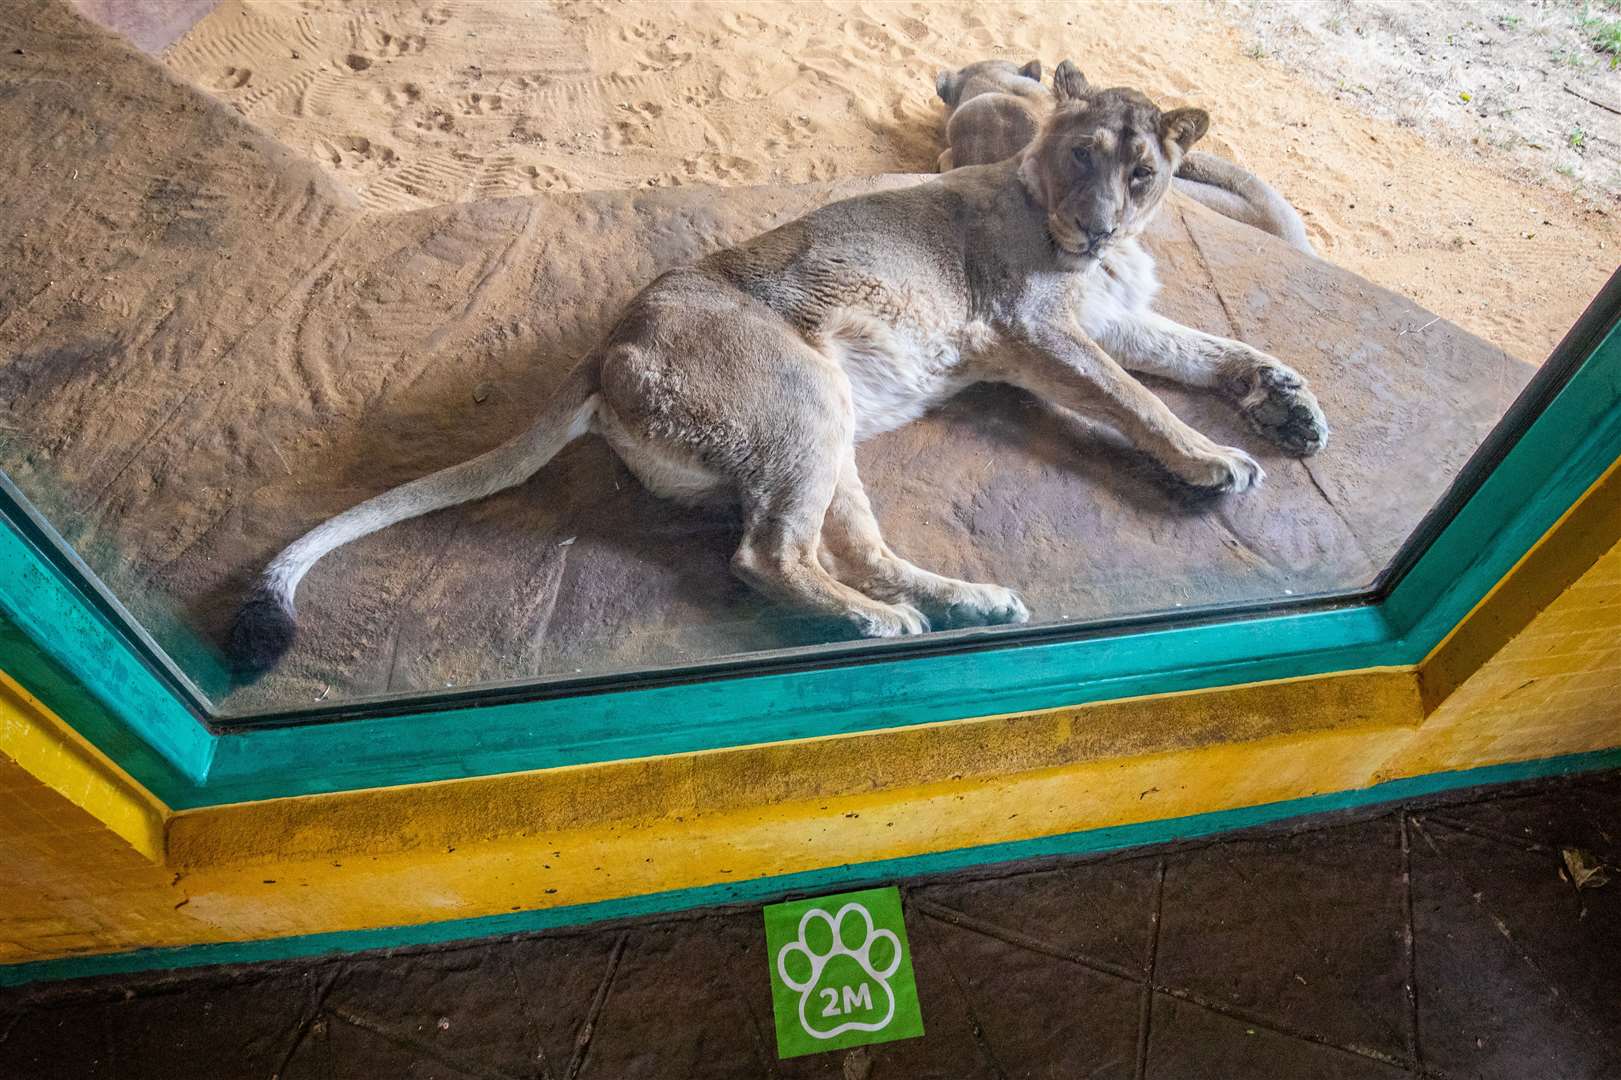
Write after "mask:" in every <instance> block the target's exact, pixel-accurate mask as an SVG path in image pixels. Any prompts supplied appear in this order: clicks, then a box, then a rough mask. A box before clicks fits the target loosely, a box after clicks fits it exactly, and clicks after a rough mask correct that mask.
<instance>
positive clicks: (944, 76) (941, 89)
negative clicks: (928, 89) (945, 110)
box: [934, 71, 961, 106]
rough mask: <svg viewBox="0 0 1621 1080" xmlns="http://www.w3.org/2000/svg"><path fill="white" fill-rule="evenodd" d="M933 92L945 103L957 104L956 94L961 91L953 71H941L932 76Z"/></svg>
mask: <svg viewBox="0 0 1621 1080" xmlns="http://www.w3.org/2000/svg"><path fill="white" fill-rule="evenodd" d="M934 92H935V93H936V94H939V95H940V100H941V101H943V102H945V103H946V104H947V105H953V106H955V105H956V104H957V95H958V94H959V93H960V92H961V86H960V85H959V83H958V79H957V73H956V72H955V71H942V72H940V73H939V74H938V75H936V76H935V77H934Z"/></svg>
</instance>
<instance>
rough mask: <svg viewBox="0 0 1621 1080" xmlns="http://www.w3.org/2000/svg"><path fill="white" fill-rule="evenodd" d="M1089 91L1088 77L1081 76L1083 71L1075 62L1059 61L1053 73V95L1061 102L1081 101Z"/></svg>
mask: <svg viewBox="0 0 1621 1080" xmlns="http://www.w3.org/2000/svg"><path fill="white" fill-rule="evenodd" d="M1089 89H1090V87H1088V86H1087V84H1086V76H1085V75H1082V74H1081V69H1080V68H1078V67H1076V66H1075V62H1074V61H1073V60H1061V61H1059V64H1058V67H1057V68H1056V69H1055V70H1054V71H1053V93H1054V94H1056V95H1057V96H1058V100H1059V101H1079V100H1081V99H1082V98H1084V97H1085V96H1086V92H1087V91H1088V90H1089Z"/></svg>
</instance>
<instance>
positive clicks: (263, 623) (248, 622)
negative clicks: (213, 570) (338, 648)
mask: <svg viewBox="0 0 1621 1080" xmlns="http://www.w3.org/2000/svg"><path fill="white" fill-rule="evenodd" d="M295 630H296V627H295V625H294V622H293V609H292V606H291V605H289V604H284V603H283V602H282V601H281V599H280V598H279V597H277V596H276V595H275V594H274V593H272V592H271V591H270V590H269V589H268V588H266V587H264V586H262V585H261V586H260V587H259V588H257V589H255V590H254V591H253V592H252V594H250V595H249V596H248V599H247V601H246V602H244V603H243V605H242V610H241V611H239V612H237V613H236V622H235V623H233V624H232V626H231V640H230V643H229V645H228V646H227V653H228V654H229V656H230V658H231V666H232V668H233V669H234V670H235V672H236V674H237V676H238V677H240V678H246V679H250V680H251V679H253V678H255V677H257V676H258V675H260V674H262V673H264V672H265V671H268V670H269V669H270V668H272V667H274V666H275V665H276V661H278V660H280V659H281V658H282V657H283V656H284V655H286V653H287V650H288V649H290V648H292V645H293V636H294V632H295Z"/></svg>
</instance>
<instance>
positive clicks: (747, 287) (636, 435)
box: [230, 89, 1328, 672]
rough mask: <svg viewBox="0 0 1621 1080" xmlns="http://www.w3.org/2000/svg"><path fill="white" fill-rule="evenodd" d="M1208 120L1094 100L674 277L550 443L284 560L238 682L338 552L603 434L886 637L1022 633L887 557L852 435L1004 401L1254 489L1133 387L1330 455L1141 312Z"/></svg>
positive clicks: (982, 599)
mask: <svg viewBox="0 0 1621 1080" xmlns="http://www.w3.org/2000/svg"><path fill="white" fill-rule="evenodd" d="M1208 122H1209V118H1208V117H1207V116H1206V114H1205V113H1204V112H1203V111H1202V110H1200V109H1193V108H1184V109H1176V110H1173V111H1171V112H1167V113H1161V111H1160V110H1159V109H1158V108H1156V107H1155V106H1154V104H1153V103H1152V102H1150V101H1149V100H1148V99H1147V98H1146V97H1144V96H1143V95H1142V94H1140V93H1138V92H1136V91H1134V90H1125V89H1110V90H1096V91H1089V92H1088V93H1086V94H1085V95H1084V96H1082V97H1079V98H1077V99H1075V100H1073V101H1070V102H1067V103H1066V104H1064V105H1062V106H1060V107H1059V108H1057V109H1055V110H1054V111H1053V112H1052V113H1051V114H1050V115H1049V116H1048V117H1047V118H1046V121H1045V122H1044V123H1043V125H1042V128H1041V131H1040V133H1039V134H1038V136H1037V138H1036V139H1035V141H1034V142H1033V143H1031V145H1030V146H1029V147H1027V148H1026V149H1025V150H1024V152H1023V153H1022V154H1020V155H1019V156H1017V157H1015V158H1010V159H1008V160H1007V161H1004V162H1000V163H997V164H993V165H984V166H976V167H972V168H964V169H958V170H956V171H954V172H951V173H947V174H946V175H945V176H943V177H940V178H939V179H936V180H933V181H930V182H928V183H924V184H920V185H918V186H915V187H910V188H906V189H903V190H894V191H886V192H881V193H876V194H871V195H865V196H861V197H858V198H853V199H846V200H844V201H842V202H836V203H832V204H830V205H828V206H825V207H822V208H821V209H818V210H816V211H813V212H812V213H810V214H807V215H805V216H804V217H802V218H800V219H798V220H797V221H793V222H790V223H788V224H786V225H783V226H782V227H780V228H777V229H773V230H772V231H770V232H767V233H765V234H763V235H761V236H758V237H756V238H754V239H753V240H750V241H748V242H746V243H743V244H740V245H739V246H737V247H733V248H729V249H726V250H723V251H719V252H716V253H715V254H713V255H710V256H709V257H707V258H705V259H703V260H702V261H701V262H699V263H697V264H696V265H694V266H689V267H685V268H681V269H676V270H671V271H669V272H667V273H664V274H662V275H660V276H659V277H658V278H657V279H655V280H654V281H653V282H652V283H651V284H649V285H648V286H647V287H646V288H645V289H643V290H642V291H641V293H640V294H638V295H637V296H636V298H635V299H634V300H632V301H631V302H630V304H629V306H628V307H627V308H626V310H625V311H624V312H623V314H622V315H621V316H620V318H619V321H618V322H617V323H616V324H615V325H614V327H613V329H612V330H611V331H610V332H609V333H608V335H607V337H606V338H605V339H604V340H603V341H602V342H601V343H600V344H599V345H598V346H597V347H596V348H595V349H594V350H593V351H592V352H591V353H590V354H589V355H588V356H587V357H586V358H585V359H584V360H583V361H582V362H581V363H580V364H579V365H578V366H577V367H575V369H574V370H573V371H572V373H571V374H570V375H569V376H568V377H567V379H566V380H565V382H564V384H563V386H562V387H561V389H560V390H559V391H558V393H557V395H556V397H555V399H554V400H553V401H552V402H551V404H550V405H549V406H548V407H547V408H546V410H545V411H544V413H543V414H542V415H541V416H540V418H539V419H538V421H537V422H536V423H535V424H534V426H533V427H531V428H529V429H528V430H527V431H525V432H523V433H522V434H519V435H518V436H516V437H515V438H513V439H511V440H510V441H508V442H507V443H505V444H503V445H502V446H499V447H497V448H496V449H494V450H491V451H489V452H487V453H485V454H483V455H481V456H479V457H476V458H473V459H472V460H470V461H467V462H464V463H462V464H459V465H453V466H451V467H449V468H447V469H443V470H441V471H439V472H436V473H433V474H431V475H429V476H426V477H423V478H421V479H418V480H414V481H411V482H410V483H407V484H404V485H401V486H400V487H397V488H394V489H393V490H391V491H387V492H384V493H383V494H381V495H378V496H376V497H374V498H372V499H369V500H368V501H366V502H364V503H361V504H360V505H359V506H357V507H355V508H354V509H352V510H349V511H346V512H345V513H342V514H339V515H338V516H337V517H335V518H332V519H331V520H329V521H327V522H326V523H324V524H322V525H320V526H318V527H317V528H315V529H314V530H312V531H311V532H309V533H308V534H307V535H305V536H304V537H303V538H302V539H300V540H298V541H296V542H295V543H293V544H292V545H291V546H289V547H288V548H287V549H286V550H285V551H283V552H282V553H281V554H279V555H277V556H276V558H275V559H274V560H272V562H271V563H270V565H269V567H268V568H267V569H266V570H265V571H264V574H263V575H262V577H261V578H260V580H259V582H258V584H257V586H256V587H255V589H254V590H253V592H252V594H251V595H250V596H249V598H248V600H247V602H246V603H245V604H244V606H243V608H242V610H241V612H240V614H239V615H238V618H237V621H236V624H235V626H234V627H233V630H232V635H231V641H230V648H231V651H232V653H233V656H234V658H235V660H236V662H237V664H238V666H239V669H240V670H242V671H244V672H251V671H256V670H261V669H263V668H264V667H267V666H268V665H269V664H271V663H273V662H274V661H275V660H276V659H277V658H278V657H279V656H280V655H281V654H282V653H283V652H284V651H285V650H286V649H287V647H288V646H289V645H290V644H291V641H292V636H293V629H294V607H293V594H294V590H295V589H296V588H297V587H298V583H299V580H300V579H301V578H302V577H303V576H304V574H305V573H306V572H307V571H308V570H309V569H310V567H311V566H312V565H314V563H315V561H316V560H317V559H319V558H320V557H321V556H322V555H324V554H326V553H327V552H328V551H331V550H332V549H333V548H335V547H337V546H338V545H340V544H343V543H345V542H347V541H350V540H353V539H355V538H356V537H359V536H364V535H365V534H367V533H370V532H372V531H374V530H376V529H380V528H382V527H383V526H385V525H389V524H392V523H394V522H397V521H402V520H404V519H406V518H409V517H413V516H415V515H418V514H425V513H427V512H429V511H430V510H437V509H439V508H441V507H446V506H452V505H454V504H456V503H461V502H466V501H468V500H470V499H478V498H482V497H484V496H486V495H490V494H492V493H494V492H497V491H500V490H502V489H503V488H508V487H512V486H513V485H515V484H518V483H520V482H521V481H523V480H524V479H525V478H527V477H529V476H531V475H532V474H534V473H535V472H536V471H537V470H538V469H539V468H540V467H541V466H542V465H544V464H545V463H546V462H547V461H548V460H550V459H551V457H552V456H553V455H554V454H556V453H557V452H558V450H559V449H561V448H562V447H563V445H564V444H566V443H568V442H569V441H570V440H573V439H577V438H579V437H581V436H583V435H585V434H587V433H595V434H598V435H601V436H602V437H603V438H605V439H606V440H607V442H608V444H609V446H610V447H612V448H613V450H614V451H615V452H616V453H617V454H618V455H619V456H620V457H621V458H622V459H623V460H624V462H625V464H626V465H627V466H628V467H629V468H630V470H631V471H632V472H633V473H635V475H636V476H637V477H639V478H640V479H641V481H642V482H643V483H644V484H646V485H647V486H648V488H650V489H651V490H652V491H654V492H656V493H659V494H661V495H665V496H668V497H670V498H674V499H679V500H683V501H688V502H699V503H706V502H719V503H732V504H735V505H737V506H739V507H740V508H741V511H742V521H743V537H742V541H741V543H740V544H739V545H738V548H737V551H736V553H735V554H734V555H733V557H732V566H733V568H734V570H735V571H736V573H737V574H738V575H739V576H740V577H741V578H743V580H745V581H747V582H749V583H750V584H752V585H754V586H756V587H758V588H759V589H761V590H763V591H765V592H767V593H769V594H771V595H773V596H775V597H778V598H780V599H781V600H783V601H785V602H787V603H790V604H794V605H798V606H799V607H801V608H804V609H807V610H810V611H814V612H821V613H823V614H826V615H829V616H834V617H837V618H840V619H844V620H846V621H848V623H849V624H850V625H852V626H853V627H854V628H855V630H856V631H858V632H859V633H861V634H863V635H868V636H872V637H890V636H894V635H902V634H918V633H922V632H924V631H926V630H928V629H929V628H930V625H931V620H933V621H935V622H938V623H940V624H942V625H960V624H989V623H1008V622H1022V621H1024V620H1025V619H1027V618H1028V617H1029V616H1028V612H1027V611H1026V609H1025V605H1024V604H1023V603H1022V602H1021V601H1020V599H1019V598H1018V597H1017V596H1015V595H1014V594H1013V593H1012V592H1010V591H1009V590H1008V589H1006V588H1003V587H1002V586H1001V585H996V584H982V583H975V582H968V581H957V580H953V579H951V578H947V577H941V576H940V575H938V574H933V573H930V572H929V571H927V570H924V569H921V568H919V567H917V566H914V565H913V564H911V563H909V562H907V561H906V560H905V559H903V558H901V557H900V556H899V555H897V554H896V553H895V552H894V551H893V550H891V549H890V548H889V546H888V545H887V544H885V543H884V539H883V536H882V535H881V533H880V531H879V527H878V521H877V519H876V518H875V517H874V516H873V512H872V508H871V507H870V506H869V505H868V502H867V496H866V493H865V492H864V491H863V490H862V486H861V477H860V476H859V475H858V474H857V471H856V459H855V444H856V443H857V442H858V441H859V440H861V439H865V438H867V437H868V436H871V435H874V434H876V433H878V432H881V431H886V430H889V429H891V428H895V427H898V426H900V425H902V424H905V423H906V422H908V421H909V420H912V419H913V418H914V417H917V416H919V415H920V414H922V413H923V412H924V411H925V410H927V409H928V408H930V407H931V406H933V405H934V404H936V403H938V402H940V401H943V400H944V399H945V398H947V397H949V396H950V395H952V394H954V393H956V392H957V391H958V390H960V389H962V388H963V387H965V386H968V385H969V384H971V383H975V382H982V381H991V382H1004V383H1011V384H1013V385H1016V386H1020V387H1024V388H1025V389H1027V390H1029V391H1031V392H1033V393H1034V394H1036V395H1038V396H1039V397H1041V398H1043V399H1045V400H1046V401H1049V402H1051V403H1052V404H1054V405H1056V406H1058V407H1060V408H1064V409H1072V410H1075V411H1076V412H1079V413H1084V414H1086V415H1088V416H1090V417H1095V418H1097V419H1099V420H1101V421H1103V422H1105V423H1107V424H1108V425H1111V426H1112V427H1114V428H1115V429H1116V430H1118V431H1119V432H1120V433H1122V434H1123V435H1124V436H1125V437H1126V438H1128V439H1129V440H1130V441H1131V442H1132V443H1133V444H1135V446H1137V447H1139V448H1140V449H1141V450H1142V451H1144V452H1145V453H1147V454H1149V455H1152V457H1153V458H1154V459H1156V460H1157V461H1158V462H1160V463H1161V464H1162V465H1163V466H1164V467H1165V468H1166V469H1167V470H1169V471H1170V473H1172V474H1173V475H1174V476H1176V477H1179V478H1180V479H1181V480H1182V481H1184V482H1185V483H1187V484H1189V485H1192V486H1193V487H1195V488H1200V489H1205V490H1207V491H1212V492H1223V491H1243V490H1245V489H1246V488H1249V487H1251V486H1253V485H1255V484H1257V483H1259V482H1260V481H1261V478H1262V473H1261V468H1260V466H1259V465H1257V464H1256V462H1255V461H1254V459H1252V458H1251V457H1250V456H1249V455H1248V454H1246V453H1244V452H1243V451H1242V450H1238V449H1235V448H1233V447H1230V446H1219V445H1217V444H1216V443H1214V442H1212V441H1211V440H1210V439H1208V438H1206V437H1205V436H1204V435H1202V434H1200V433H1199V432H1198V431H1195V430H1194V429H1193V428H1191V427H1189V426H1188V425H1187V424H1185V423H1183V422H1182V421H1181V420H1179V419H1178V418H1177V417H1176V415H1175V414H1173V413H1172V412H1171V410H1170V409H1169V408H1167V407H1166V406H1165V404H1164V402H1162V401H1160V399H1159V398H1157V397H1155V396H1154V395H1153V394H1152V393H1150V392H1149V390H1148V389H1147V388H1146V387H1145V386H1143V384H1142V383H1140V382H1138V381H1137V380H1136V379H1135V378H1133V377H1132V376H1131V375H1130V374H1128V373H1127V371H1126V367H1130V368H1133V369H1135V370H1138V371H1148V372H1153V373H1155V374H1158V375H1162V376H1166V377H1169V378H1173V379H1178V380H1180V381H1182V382H1185V383H1189V384H1191V385H1195V386H1201V387H1208V388H1209V389H1212V390H1215V391H1217V392H1219V393H1222V394H1225V395H1227V396H1229V397H1230V398H1231V399H1232V400H1233V401H1234V402H1235V403H1236V405H1237V407H1238V408H1239V409H1240V410H1241V411H1242V412H1243V414H1244V415H1245V416H1246V417H1248V418H1249V421H1250V423H1251V424H1252V425H1254V427H1255V428H1256V429H1257V430H1258V431H1260V432H1261V433H1262V434H1264V435H1266V436H1268V437H1269V438H1271V439H1273V440H1275V441H1276V442H1277V443H1279V444H1280V445H1281V446H1283V447H1284V448H1286V449H1287V450H1289V451H1290V452H1292V453H1296V454H1310V453H1314V452H1316V451H1317V450H1318V449H1320V448H1321V447H1322V446H1323V444H1324V441H1325V440H1326V438H1327V434H1328V428H1327V425H1326V423H1325V422H1324V420H1323V414H1322V411H1321V410H1320V409H1319V408H1318V405H1317V401H1316V399H1315V398H1314V397H1313V396H1312V393H1311V391H1310V390H1308V389H1307V388H1306V384H1305V381H1304V380H1303V379H1302V378H1301V377H1300V376H1299V375H1297V374H1296V373H1295V372H1294V371H1293V370H1291V369H1290V368H1288V367H1286V366H1285V365H1284V364H1283V363H1281V362H1280V361H1278V360H1275V359H1273V358H1272V357H1270V356H1268V355H1266V354H1265V353H1262V352H1258V351H1257V350H1255V349H1252V348H1251V347H1249V346H1248V345H1245V344H1242V343H1241V342H1237V341H1231V340H1228V339H1226V338H1219V337H1214V336H1212V335H1210V334H1204V333H1200V332H1199V331H1196V330H1191V329H1188V328H1187V327H1184V326H1180V325H1178V324H1177V323H1174V322H1172V321H1171V320H1169V319H1167V318H1164V317H1163V316H1160V315H1156V314H1155V313H1154V312H1152V311H1151V310H1149V302H1150V300H1151V299H1152V298H1153V295H1154V291H1155V289H1156V287H1157V284H1156V282H1155V279H1154V267H1153V261H1152V260H1151V259H1150V257H1149V255H1148V254H1147V252H1145V251H1144V250H1143V248H1142V247H1141V246H1140V244H1139V243H1138V235H1139V234H1140V233H1141V232H1142V230H1143V228H1144V226H1146V225H1147V224H1148V222H1149V220H1150V219H1151V218H1152V217H1153V215H1154V212H1155V210H1156V209H1157V208H1158V207H1159V205H1160V203H1161V201H1162V200H1163V199H1164V197H1165V192H1166V190H1167V188H1168V187H1169V186H1170V182H1171V176H1172V175H1173V174H1174V173H1175V171H1176V168H1177V166H1178V165H1179V164H1180V163H1181V161H1182V160H1183V157H1184V156H1185V155H1186V153H1187V150H1188V148H1189V147H1190V146H1192V145H1193V144H1194V142H1196V141H1197V140H1198V139H1199V137H1200V136H1201V135H1203V134H1204V131H1205V128H1206V126H1207V124H1208ZM1106 349H1107V350H1109V351H1105V350H1106ZM1111 352H1112V354H1113V355H1111ZM1117 358H1118V359H1117ZM1122 365H1125V366H1122Z"/></svg>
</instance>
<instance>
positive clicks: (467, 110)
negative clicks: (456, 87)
mask: <svg viewBox="0 0 1621 1080" xmlns="http://www.w3.org/2000/svg"><path fill="white" fill-rule="evenodd" d="M458 104H459V106H460V108H461V111H462V115H463V116H483V115H484V114H485V113H492V112H500V111H501V105H502V98H501V95H500V94H481V93H479V92H477V91H474V92H473V93H470V94H468V95H467V96H466V97H464V98H462V99H461V101H460V102H459V103H458Z"/></svg>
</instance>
